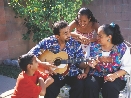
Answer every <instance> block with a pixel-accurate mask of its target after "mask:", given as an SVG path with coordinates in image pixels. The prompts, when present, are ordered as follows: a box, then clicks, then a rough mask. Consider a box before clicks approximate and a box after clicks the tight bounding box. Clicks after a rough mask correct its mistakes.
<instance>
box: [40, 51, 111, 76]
mask: <svg viewBox="0 0 131 98" xmlns="http://www.w3.org/2000/svg"><path fill="white" fill-rule="evenodd" d="M38 58H39V60H41V61H42V62H50V63H52V64H53V65H55V66H57V68H53V70H54V72H56V73H59V74H62V75H67V74H68V71H69V66H68V64H75V63H77V62H88V61H89V60H91V59H96V57H95V58H89V59H87V58H76V59H68V54H67V53H66V52H65V51H61V52H59V53H56V54H54V53H53V52H51V51H48V50H45V51H44V52H43V53H42V54H41V55H40V56H39V57H38ZM98 60H99V61H100V62H112V58H110V57H106V58H105V57H101V58H98ZM38 70H40V71H42V72H44V71H45V70H44V68H43V67H42V66H39V67H38Z"/></svg>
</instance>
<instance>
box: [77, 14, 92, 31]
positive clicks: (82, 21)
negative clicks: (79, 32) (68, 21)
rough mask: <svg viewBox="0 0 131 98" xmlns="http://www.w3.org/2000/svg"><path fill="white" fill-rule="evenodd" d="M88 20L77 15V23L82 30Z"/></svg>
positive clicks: (83, 16)
mask: <svg viewBox="0 0 131 98" xmlns="http://www.w3.org/2000/svg"><path fill="white" fill-rule="evenodd" d="M89 22H90V19H88V17H87V16H86V15H78V23H79V25H80V26H81V27H82V28H86V27H87V25H88V24H89Z"/></svg>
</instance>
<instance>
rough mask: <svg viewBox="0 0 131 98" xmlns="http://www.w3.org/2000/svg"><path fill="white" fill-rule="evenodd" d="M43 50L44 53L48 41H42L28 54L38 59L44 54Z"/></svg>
mask: <svg viewBox="0 0 131 98" xmlns="http://www.w3.org/2000/svg"><path fill="white" fill-rule="evenodd" d="M41 49H42V51H43V52H44V51H45V50H46V39H43V40H42V41H40V42H39V43H38V44H37V45H36V46H35V47H33V48H32V49H31V50H30V51H29V52H28V53H31V54H34V55H36V56H37V57H38V56H39V55H40V54H41V53H42V52H41Z"/></svg>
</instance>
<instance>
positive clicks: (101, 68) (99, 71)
mask: <svg viewBox="0 0 131 98" xmlns="http://www.w3.org/2000/svg"><path fill="white" fill-rule="evenodd" d="M126 50H127V47H126V45H125V44H124V43H121V44H119V45H115V46H113V48H112V49H111V51H109V57H111V58H112V60H113V62H110V63H104V62H99V63H98V64H97V65H96V67H95V68H94V69H92V68H91V70H90V72H89V75H95V76H99V77H104V76H107V75H108V74H110V73H114V72H116V71H118V70H120V68H121V66H122V64H121V59H122V57H123V55H124V54H125V52H126ZM102 52H103V51H102V49H101V45H100V44H97V43H96V42H93V43H91V44H90V57H96V56H98V57H101V56H103V55H102ZM121 79H124V78H123V77H121Z"/></svg>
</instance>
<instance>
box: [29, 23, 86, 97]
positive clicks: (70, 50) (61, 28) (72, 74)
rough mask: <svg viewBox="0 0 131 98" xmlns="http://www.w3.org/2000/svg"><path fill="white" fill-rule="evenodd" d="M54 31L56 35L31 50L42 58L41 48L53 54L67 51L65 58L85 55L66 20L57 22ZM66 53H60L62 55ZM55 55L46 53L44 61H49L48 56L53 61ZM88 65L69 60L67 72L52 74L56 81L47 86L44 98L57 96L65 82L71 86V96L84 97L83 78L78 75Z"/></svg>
mask: <svg viewBox="0 0 131 98" xmlns="http://www.w3.org/2000/svg"><path fill="white" fill-rule="evenodd" d="M53 33H54V35H52V36H50V37H48V38H45V39H43V40H42V41H40V42H39V43H38V44H37V45H36V46H35V47H33V48H32V49H31V50H30V51H29V52H30V53H33V54H35V55H36V56H37V57H38V58H39V59H40V60H41V58H42V57H40V55H41V50H42V51H43V53H44V52H45V51H46V50H48V51H50V52H52V53H53V54H58V53H59V52H66V53H67V56H66V57H67V58H64V59H76V58H83V57H84V54H83V50H82V48H81V44H80V42H78V41H76V40H74V39H73V38H72V37H71V34H70V32H69V26H68V24H67V23H66V22H65V21H58V22H56V23H55V24H54V26H53ZM48 53H49V52H48ZM65 55H66V54H60V56H65ZM53 57H54V56H53V55H49V54H48V55H45V58H44V61H47V60H46V58H48V62H50V61H53V60H52V59H53ZM60 59H61V58H60ZM42 60H43V58H42ZM56 61H57V60H56ZM56 65H57V64H56ZM65 67H66V66H65ZM86 67H87V65H86V64H85V63H84V62H82V61H79V62H75V63H73V62H72V63H71V62H69V63H68V66H67V67H66V68H67V71H66V73H65V72H64V73H59V72H58V73H57V74H54V75H53V76H52V77H53V78H54V82H53V84H51V85H50V86H49V87H48V88H47V91H46V95H45V96H44V98H56V97H57V96H58V94H59V92H60V88H61V87H62V86H64V85H65V84H68V85H70V87H71V89H70V92H69V94H70V98H83V88H84V85H83V84H84V83H83V79H78V78H77V77H78V75H79V74H81V73H82V72H81V69H80V68H86ZM57 71H58V70H57V69H56V72H57ZM85 72H87V71H85Z"/></svg>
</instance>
